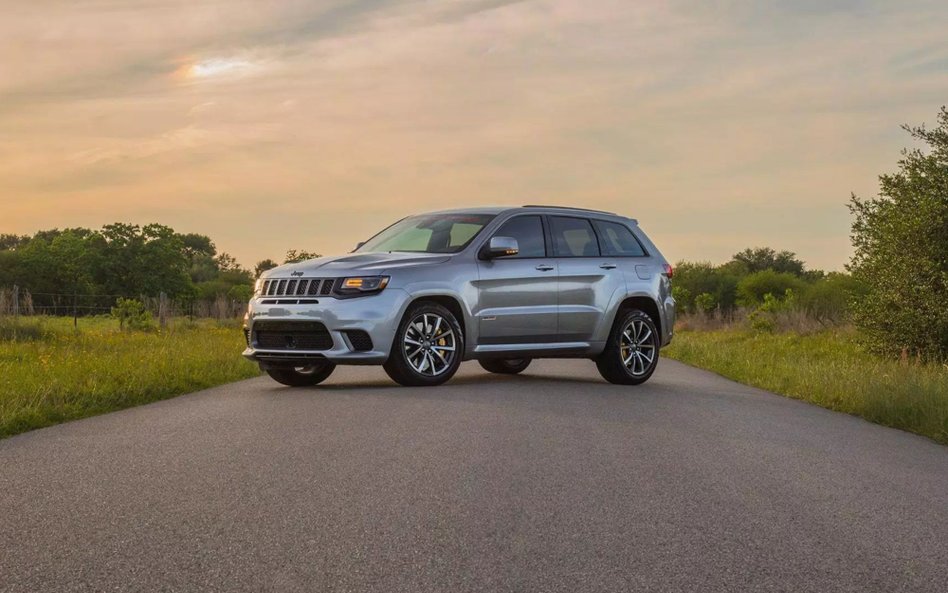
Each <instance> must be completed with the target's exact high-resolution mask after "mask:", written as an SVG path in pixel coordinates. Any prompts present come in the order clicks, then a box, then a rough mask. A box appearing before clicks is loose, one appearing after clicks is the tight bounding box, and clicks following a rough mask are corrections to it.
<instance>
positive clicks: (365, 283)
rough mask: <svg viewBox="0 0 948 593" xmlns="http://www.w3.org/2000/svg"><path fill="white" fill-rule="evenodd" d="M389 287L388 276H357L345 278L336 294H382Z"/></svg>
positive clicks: (337, 288)
mask: <svg viewBox="0 0 948 593" xmlns="http://www.w3.org/2000/svg"><path fill="white" fill-rule="evenodd" d="M386 286H388V276H355V277H352V278H343V279H342V282H340V283H339V286H338V287H336V292H337V293H339V294H347V295H353V294H370V293H373V292H381V291H382V289H384V288H385V287H386Z"/></svg>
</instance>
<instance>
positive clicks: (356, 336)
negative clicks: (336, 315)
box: [346, 329, 372, 352]
mask: <svg viewBox="0 0 948 593" xmlns="http://www.w3.org/2000/svg"><path fill="white" fill-rule="evenodd" d="M346 337H347V338H349V343H350V344H352V349H353V350H358V351H359V352H365V351H367V350H371V349H372V338H371V337H370V336H369V334H368V333H366V332H364V331H362V330H361V329H351V330H348V331H346Z"/></svg>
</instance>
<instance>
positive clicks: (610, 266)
mask: <svg viewBox="0 0 948 593" xmlns="http://www.w3.org/2000/svg"><path fill="white" fill-rule="evenodd" d="M599 267H600V268H602V269H603V270H615V269H616V265H615V264H602V265H600V266H599Z"/></svg>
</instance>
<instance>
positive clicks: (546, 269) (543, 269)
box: [536, 264, 553, 272]
mask: <svg viewBox="0 0 948 593" xmlns="http://www.w3.org/2000/svg"><path fill="white" fill-rule="evenodd" d="M536 269H538V270H540V271H541V272H549V271H550V270H552V269H553V266H551V265H547V264H540V265H539V266H537V268H536Z"/></svg>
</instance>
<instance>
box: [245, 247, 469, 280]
mask: <svg viewBox="0 0 948 593" xmlns="http://www.w3.org/2000/svg"><path fill="white" fill-rule="evenodd" d="M449 259H451V255H450V254H445V253H404V252H402V253H388V252H382V253H350V254H348V255H339V256H335V257H320V258H317V259H308V260H306V261H301V262H297V263H294V264H285V265H282V266H279V267H277V268H273V269H272V270H268V271H267V272H266V273H265V274H264V275H263V277H264V278H274V277H280V276H288V275H289V274H291V273H292V272H303V274H304V275H306V276H346V275H357V274H363V275H367V276H368V275H372V274H381V273H382V272H384V271H386V270H395V269H398V268H407V267H413V266H422V265H430V264H440V263H444V262H446V261H448V260H449Z"/></svg>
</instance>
